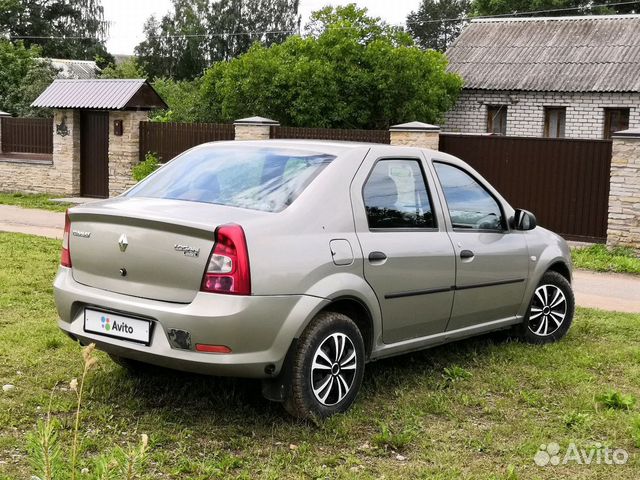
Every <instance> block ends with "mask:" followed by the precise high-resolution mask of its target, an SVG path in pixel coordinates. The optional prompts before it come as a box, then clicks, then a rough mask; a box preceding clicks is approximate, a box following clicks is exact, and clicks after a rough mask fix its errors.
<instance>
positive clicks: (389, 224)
mask: <svg viewBox="0 0 640 480" xmlns="http://www.w3.org/2000/svg"><path fill="white" fill-rule="evenodd" d="M363 197H364V205H365V209H366V212H367V221H368V223H369V228H435V227H436V222H435V219H434V217H433V208H432V207H431V201H430V199H429V194H428V193H427V186H426V182H425V179H424V175H423V173H422V168H421V166H420V162H419V161H418V160H380V161H378V162H377V163H376V164H375V166H374V167H373V170H372V171H371V174H370V175H369V178H368V179H367V182H366V183H365V185H364V188H363Z"/></svg>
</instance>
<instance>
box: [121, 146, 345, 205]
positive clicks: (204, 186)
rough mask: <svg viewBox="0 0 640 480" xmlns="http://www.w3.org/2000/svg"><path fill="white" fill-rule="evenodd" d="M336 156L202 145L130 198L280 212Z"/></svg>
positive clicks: (158, 174) (276, 149) (137, 189)
mask: <svg viewBox="0 0 640 480" xmlns="http://www.w3.org/2000/svg"><path fill="white" fill-rule="evenodd" d="M334 158H335V156H333V155H328V154H325V153H318V152H309V151H302V150H294V149H287V148H284V149H283V148H257V147H256V148H250V147H228V148H223V147H198V148H195V149H193V150H189V151H188V152H186V153H184V154H183V155H180V156H179V157H176V159H175V160H172V161H171V162H169V163H168V164H167V165H165V166H163V167H162V168H161V169H160V170H158V171H157V172H156V173H154V174H153V175H152V176H150V177H149V178H147V179H145V180H144V181H142V182H141V183H139V184H138V185H136V186H135V187H134V188H132V189H131V190H130V191H129V193H128V194H127V196H129V197H151V198H167V199H174V200H189V201H193V202H203V203H215V204H218V205H228V206H232V207H241V208H249V209H253V210H263V211H267V212H279V211H281V210H283V209H285V208H287V207H288V206H289V205H291V204H292V203H293V201H294V200H295V199H296V198H297V197H298V195H300V194H301V193H302V192H303V191H304V189H305V188H306V187H307V186H308V185H309V184H310V183H311V182H312V181H313V179H314V178H315V177H317V176H318V174H319V173H320V172H321V171H322V170H323V169H324V168H325V167H326V166H327V165H328V164H329V163H331V161H332V160H333V159H334Z"/></svg>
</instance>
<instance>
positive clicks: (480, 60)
mask: <svg viewBox="0 0 640 480" xmlns="http://www.w3.org/2000/svg"><path fill="white" fill-rule="evenodd" d="M447 57H448V58H449V62H450V63H449V71H452V72H456V73H458V74H459V75H461V76H462V78H463V79H464V88H463V91H462V94H461V95H460V98H459V100H458V102H457V104H456V106H455V107H454V108H453V109H452V110H451V111H450V112H449V113H448V114H447V117H446V123H445V126H444V130H445V131H449V132H464V133H494V134H501V135H512V136H531V137H568V138H592V139H598V138H610V137H611V134H612V132H615V131H620V130H626V129H629V128H638V127H640V15H601V16H584V17H534V18H518V19H513V18H508V19H478V20H473V21H472V22H471V23H470V24H469V25H468V26H467V27H466V28H465V29H464V31H463V32H462V34H461V35H460V36H459V37H458V39H457V40H456V41H455V42H454V43H453V44H452V45H451V47H449V49H448V50H447Z"/></svg>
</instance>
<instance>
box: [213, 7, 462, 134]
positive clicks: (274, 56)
mask: <svg viewBox="0 0 640 480" xmlns="http://www.w3.org/2000/svg"><path fill="white" fill-rule="evenodd" d="M306 33H307V35H306V37H305V38H302V37H300V36H293V37H290V38H288V39H287V40H286V41H285V42H284V43H282V44H278V45H272V46H271V47H265V46H263V45H259V44H256V45H253V46H252V47H251V48H250V50H249V52H247V53H246V54H244V55H241V56H240V57H238V58H236V59H233V60H231V61H227V62H219V63H217V64H215V65H214V66H213V67H211V68H210V69H209V70H208V71H207V73H206V74H205V76H204V79H203V84H202V93H201V96H202V103H203V104H204V105H205V111H206V112H207V113H206V118H207V119H208V120H213V121H230V120H234V119H237V118H241V117H243V116H248V115H264V116H268V117H271V118H274V119H277V120H279V121H280V122H281V123H283V124H284V125H291V126H307V127H333V128H335V127H344V128H387V127H388V126H389V125H390V124H393V123H399V122H404V121H410V120H421V121H425V122H430V123H439V122H441V121H442V119H443V114H444V112H446V111H447V110H448V109H449V108H451V107H452V106H453V105H454V102H455V100H456V98H457V95H458V94H459V92H460V89H461V87H462V81H461V79H460V78H459V77H458V76H457V75H454V74H450V73H447V72H446V64H447V62H446V58H445V57H444V55H442V54H441V53H438V52H435V51H432V50H429V51H423V50H422V49H420V48H418V47H417V46H415V44H414V42H413V40H412V39H411V37H410V36H409V35H408V34H407V33H405V32H403V31H402V29H400V28H398V27H391V26H389V25H387V24H385V23H384V22H382V21H381V20H380V19H379V18H372V17H370V16H368V15H367V10H366V9H359V8H357V7H356V6H355V4H350V5H348V6H346V7H337V8H331V7H327V8H324V9H322V10H320V11H317V12H315V13H313V14H312V16H311V21H310V23H309V25H307V27H306Z"/></svg>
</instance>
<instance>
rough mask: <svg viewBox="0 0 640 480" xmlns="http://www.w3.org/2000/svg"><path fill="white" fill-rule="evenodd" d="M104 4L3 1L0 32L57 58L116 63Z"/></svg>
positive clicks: (71, 0) (81, 0)
mask: <svg viewBox="0 0 640 480" xmlns="http://www.w3.org/2000/svg"><path fill="white" fill-rule="evenodd" d="M108 27H109V25H108V22H107V21H105V20H104V10H103V8H102V4H101V0H1V1H0V32H3V33H5V35H7V36H8V37H9V38H10V39H11V40H22V41H23V42H24V44H25V46H27V47H30V46H32V45H37V46H39V47H41V49H42V55H43V56H45V57H53V58H71V59H77V60H80V59H84V60H93V59H94V58H95V57H97V56H99V57H101V58H102V59H105V61H109V60H112V58H111V56H110V55H109V54H108V53H107V50H106V47H105V40H106V37H107V33H108Z"/></svg>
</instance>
